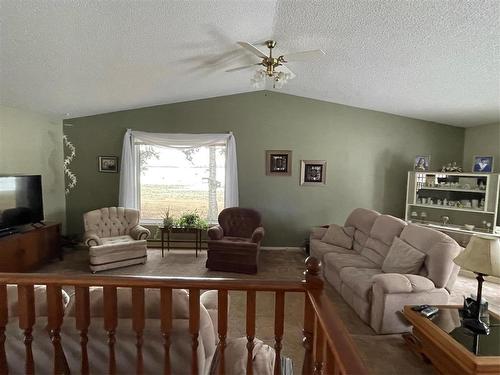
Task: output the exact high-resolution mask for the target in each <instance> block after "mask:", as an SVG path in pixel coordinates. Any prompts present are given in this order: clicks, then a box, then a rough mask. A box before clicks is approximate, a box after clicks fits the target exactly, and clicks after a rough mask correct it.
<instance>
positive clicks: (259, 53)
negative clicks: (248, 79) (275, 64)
mask: <svg viewBox="0 0 500 375" xmlns="http://www.w3.org/2000/svg"><path fill="white" fill-rule="evenodd" d="M238 44H239V45H240V46H241V47H243V48H245V49H246V50H247V51H250V52H252V53H253V54H254V55H256V56H258V57H260V58H261V59H263V58H264V57H267V56H266V55H265V54H264V52H262V51H261V50H260V49H258V48H257V47H255V46H254V45H253V44H250V43H248V42H238Z"/></svg>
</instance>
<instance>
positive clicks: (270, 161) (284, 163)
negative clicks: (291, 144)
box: [266, 150, 292, 176]
mask: <svg viewBox="0 0 500 375" xmlns="http://www.w3.org/2000/svg"><path fill="white" fill-rule="evenodd" d="M291 175H292V151H289V150H268V151H266V176H291Z"/></svg>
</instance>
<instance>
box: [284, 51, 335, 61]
mask: <svg viewBox="0 0 500 375" xmlns="http://www.w3.org/2000/svg"><path fill="white" fill-rule="evenodd" d="M325 55H326V53H325V51H323V50H321V49H313V50H310V51H302V52H294V53H289V54H285V55H284V56H283V58H284V59H285V61H286V62H288V61H303V60H311V59H317V58H319V57H322V56H325Z"/></svg>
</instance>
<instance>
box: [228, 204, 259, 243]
mask: <svg viewBox="0 0 500 375" xmlns="http://www.w3.org/2000/svg"><path fill="white" fill-rule="evenodd" d="M219 225H220V226H221V227H222V229H223V230H224V236H230V237H245V238H250V237H252V233H253V231H254V230H255V229H256V228H257V227H259V226H260V225H261V217H260V213H259V212H258V211H256V210H254V209H251V208H241V207H231V208H225V209H223V210H222V211H221V212H220V214H219Z"/></svg>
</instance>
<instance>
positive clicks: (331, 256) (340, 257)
mask: <svg viewBox="0 0 500 375" xmlns="http://www.w3.org/2000/svg"><path fill="white" fill-rule="evenodd" d="M323 261H324V262H325V263H326V266H328V267H332V268H334V269H336V270H337V272H340V270H341V269H342V268H345V267H356V268H380V267H379V266H378V265H376V264H375V263H373V262H372V261H371V260H370V259H368V258H365V257H364V256H362V255H359V254H356V253H354V254H353V253H350V254H342V253H328V254H325V256H324V257H323Z"/></svg>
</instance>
